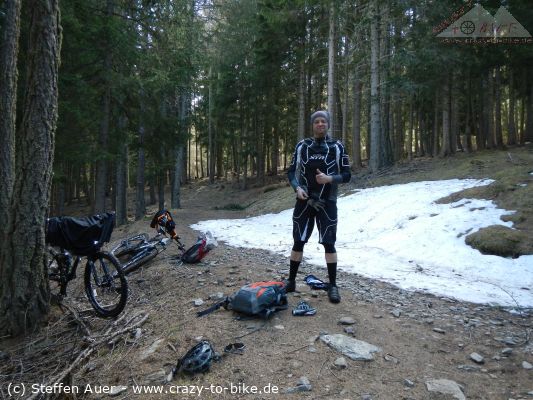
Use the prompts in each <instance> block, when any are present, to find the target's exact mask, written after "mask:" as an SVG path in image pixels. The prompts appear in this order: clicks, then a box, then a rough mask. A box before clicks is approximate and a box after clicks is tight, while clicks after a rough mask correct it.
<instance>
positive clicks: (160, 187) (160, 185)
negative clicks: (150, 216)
mask: <svg viewBox="0 0 533 400" xmlns="http://www.w3.org/2000/svg"><path fill="white" fill-rule="evenodd" d="M158 175H159V176H158V177H157V200H158V206H159V209H160V210H162V209H164V208H165V183H166V182H165V181H166V169H164V168H159V171H158Z"/></svg>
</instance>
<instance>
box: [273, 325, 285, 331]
mask: <svg viewBox="0 0 533 400" xmlns="http://www.w3.org/2000/svg"><path fill="white" fill-rule="evenodd" d="M274 329H277V330H278V331H282V330H284V329H285V327H284V326H283V325H274Z"/></svg>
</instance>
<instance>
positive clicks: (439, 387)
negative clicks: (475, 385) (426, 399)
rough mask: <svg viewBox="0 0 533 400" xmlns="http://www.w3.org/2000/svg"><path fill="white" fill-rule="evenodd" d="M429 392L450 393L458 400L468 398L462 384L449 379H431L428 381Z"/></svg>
mask: <svg viewBox="0 0 533 400" xmlns="http://www.w3.org/2000/svg"><path fill="white" fill-rule="evenodd" d="M426 388H427V390H428V392H435V393H441V394H445V395H446V394H449V395H451V396H453V398H454V399H457V400H466V397H465V395H464V393H463V390H462V388H461V386H459V384H458V383H457V382H454V381H451V380H449V379H431V380H429V381H427V382H426Z"/></svg>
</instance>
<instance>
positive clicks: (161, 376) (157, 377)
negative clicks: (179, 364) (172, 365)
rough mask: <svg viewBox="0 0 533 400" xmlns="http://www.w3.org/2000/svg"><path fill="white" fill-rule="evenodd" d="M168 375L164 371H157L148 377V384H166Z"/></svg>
mask: <svg viewBox="0 0 533 400" xmlns="http://www.w3.org/2000/svg"><path fill="white" fill-rule="evenodd" d="M166 377H167V373H166V371H165V370H164V369H160V370H159V371H155V372H153V373H151V374H150V375H148V376H147V377H146V381H147V383H163V382H165V380H166Z"/></svg>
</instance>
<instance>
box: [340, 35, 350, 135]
mask: <svg viewBox="0 0 533 400" xmlns="http://www.w3.org/2000/svg"><path fill="white" fill-rule="evenodd" d="M349 45H350V41H349V39H348V37H346V39H345V44H344V66H345V68H344V99H343V102H342V128H341V135H342V143H344V145H347V144H348V143H347V140H348V109H349V103H350V100H349V99H350V96H349V94H350V70H349V69H348V47H349ZM339 97H340V96H339Z"/></svg>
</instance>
